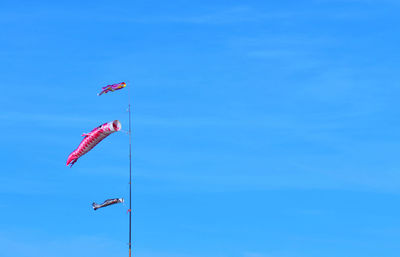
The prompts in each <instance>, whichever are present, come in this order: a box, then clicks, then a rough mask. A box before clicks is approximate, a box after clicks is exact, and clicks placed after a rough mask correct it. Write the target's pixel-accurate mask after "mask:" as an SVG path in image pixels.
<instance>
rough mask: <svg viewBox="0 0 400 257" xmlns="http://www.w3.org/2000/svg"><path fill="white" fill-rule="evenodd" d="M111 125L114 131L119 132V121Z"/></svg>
mask: <svg viewBox="0 0 400 257" xmlns="http://www.w3.org/2000/svg"><path fill="white" fill-rule="evenodd" d="M112 125H113V128H114V130H115V131H120V130H121V122H119V120H114V121H113V123H112Z"/></svg>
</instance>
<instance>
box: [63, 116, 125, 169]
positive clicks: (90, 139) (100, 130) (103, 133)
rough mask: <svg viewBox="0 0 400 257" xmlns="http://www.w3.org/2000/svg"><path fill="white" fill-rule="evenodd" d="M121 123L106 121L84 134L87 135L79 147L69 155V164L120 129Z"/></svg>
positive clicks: (72, 163)
mask: <svg viewBox="0 0 400 257" xmlns="http://www.w3.org/2000/svg"><path fill="white" fill-rule="evenodd" d="M120 130H121V123H120V122H119V121H118V120H114V121H111V122H108V123H104V124H103V125H101V126H98V127H97V128H95V129H93V130H92V131H91V132H89V133H86V134H83V135H82V136H83V137H85V138H84V139H83V140H82V142H81V143H80V144H79V146H78V148H76V149H75V151H73V152H72V153H71V154H70V155H69V156H68V160H67V166H68V165H69V164H71V167H72V165H74V163H75V162H76V161H77V160H78V158H80V157H81V156H82V155H84V154H86V153H87V152H89V151H90V150H91V149H92V148H93V147H95V146H96V145H97V144H98V143H99V142H100V141H101V140H103V139H104V138H106V137H108V136H109V135H110V134H112V133H114V132H117V131H120Z"/></svg>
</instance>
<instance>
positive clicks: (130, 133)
mask: <svg viewBox="0 0 400 257" xmlns="http://www.w3.org/2000/svg"><path fill="white" fill-rule="evenodd" d="M130 91H131V89H130V85H129V88H128V97H129V99H128V103H129V105H128V111H129V211H128V212H129V257H131V252H132V251H131V249H132V131H131V97H130Z"/></svg>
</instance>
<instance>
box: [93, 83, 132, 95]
mask: <svg viewBox="0 0 400 257" xmlns="http://www.w3.org/2000/svg"><path fill="white" fill-rule="evenodd" d="M124 87H126V83H125V82H121V83H118V84H112V85H108V86H105V87H103V88H102V90H101V92H100V93H98V94H97V95H99V96H100V95H102V94H106V93H108V92H114V91H115V90H120V89H123V88H124Z"/></svg>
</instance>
